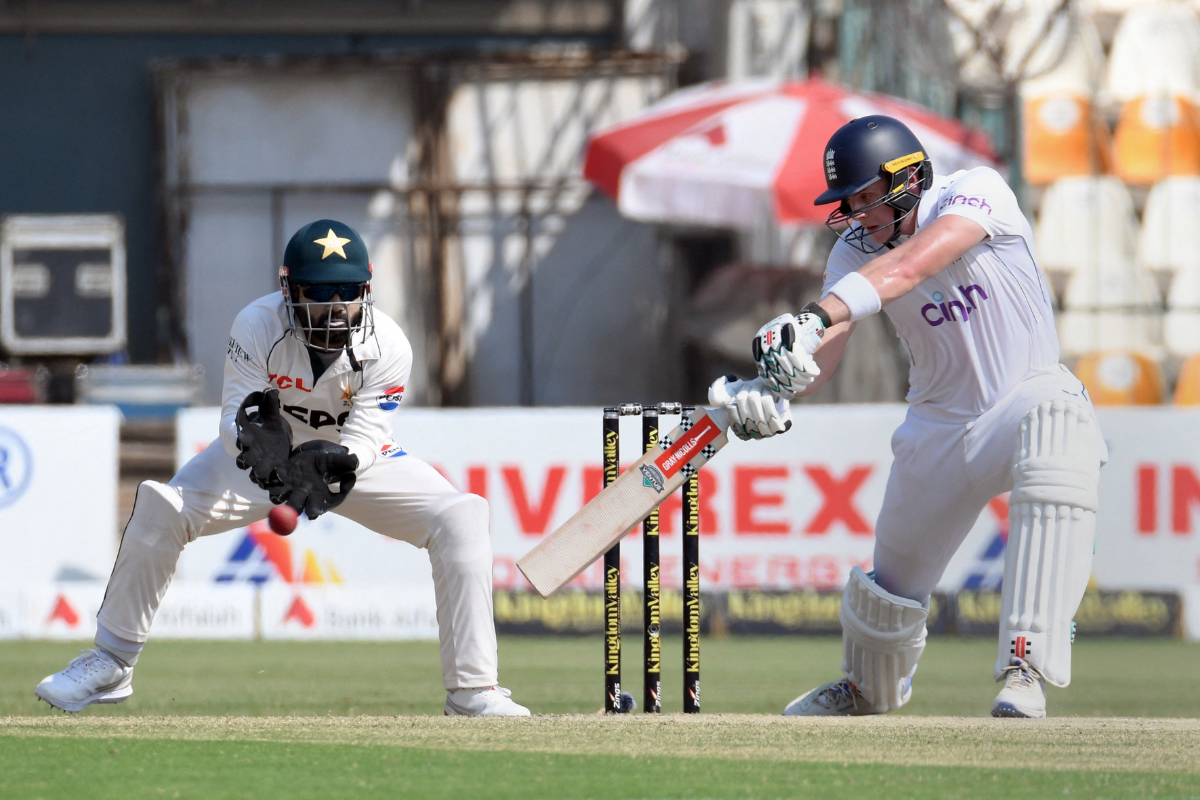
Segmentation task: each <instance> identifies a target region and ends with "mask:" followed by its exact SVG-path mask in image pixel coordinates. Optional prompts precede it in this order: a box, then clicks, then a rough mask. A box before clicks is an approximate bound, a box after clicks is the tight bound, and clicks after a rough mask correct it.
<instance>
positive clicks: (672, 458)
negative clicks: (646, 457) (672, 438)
mask: <svg viewBox="0 0 1200 800" xmlns="http://www.w3.org/2000/svg"><path fill="white" fill-rule="evenodd" d="M720 435H721V429H720V427H718V426H717V423H715V422H713V421H712V417H710V416H708V415H707V414H705V415H704V416H703V417H701V418H700V420H699V421H698V422H697V423H696V424H695V426H693V427H692V429H691V430H690V431H688V432H687V433H685V434H684V435H683V436H681V437H680V438H679V441H678V442H676V443H675V444H673V445H671V448H670V449H669V450H667V451H666V452H664V453H663V454H662V455H661V456H659V457H658V458H656V459H655V460H654V464H655V466H657V467H658V468H659V469H660V470H662V474H663V475H665V476H667V477H668V478H670V477H671V476H673V475H674V474H675V473H676V472H679V470H681V469H683V465H684V464H686V463H688V462H689V461H691V460H692V457H693V456H695V455H696V453H697V452H699V451H700V450H701V449H703V448H704V447H705V446H707V445H708V444H710V443H711V442H712V441H713V439H716V438H717V437H718V436H720Z"/></svg>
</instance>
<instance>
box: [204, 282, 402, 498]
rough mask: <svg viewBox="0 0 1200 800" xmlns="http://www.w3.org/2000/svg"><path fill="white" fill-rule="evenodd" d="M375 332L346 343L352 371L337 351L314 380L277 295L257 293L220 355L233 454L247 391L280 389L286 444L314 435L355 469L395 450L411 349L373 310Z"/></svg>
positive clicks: (225, 440) (226, 437) (226, 435)
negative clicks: (350, 456)
mask: <svg viewBox="0 0 1200 800" xmlns="http://www.w3.org/2000/svg"><path fill="white" fill-rule="evenodd" d="M373 315H374V319H375V330H374V333H373V334H371V335H369V336H367V338H366V341H365V342H362V343H360V344H357V345H355V346H354V347H353V352H354V358H355V360H356V361H357V362H358V366H359V369H355V368H354V366H353V365H352V364H351V363H350V359H349V358H347V357H346V353H345V352H344V351H343V352H342V353H340V354H338V356H337V358H336V359H335V360H334V361H333V362H332V363H331V364H329V365H328V366H327V367H326V368H325V371H324V372H323V373H321V376H320V377H319V378H316V379H315V380H314V379H313V368H312V362H311V361H310V360H309V355H308V348H307V347H305V346H304V345H303V344H301V343H300V340H299V339H297V338H296V337H295V336H294V335H293V334H292V332H291V328H290V326H289V325H288V313H287V308H286V306H285V304H284V300H283V293H282V292H274V293H272V294H269V295H267V296H266V297H260V298H259V299H257V300H255V301H254V302H253V303H251V304H250V305H248V306H246V307H245V308H244V309H242V311H241V313H239V314H238V315H237V319H235V320H234V321H233V329H232V330H231V331H230V334H229V346H228V351H227V354H226V359H225V389H224V393H223V396H222V401H221V443H222V444H223V445H224V447H225V451H226V452H228V453H229V454H230V455H231V456H237V454H238V449H237V444H236V442H237V425H236V417H237V412H238V408H240V407H241V405H242V401H243V400H245V399H246V395H248V394H250V393H251V392H261V391H265V390H266V389H272V388H273V389H278V390H279V402H280V407H281V410H282V411H283V414H284V418H285V419H287V421H288V422H290V423H291V426H292V443H293V444H294V445H299V444H302V443H304V442H307V441H311V440H313V439H324V440H326V441H329V442H334V443H337V444H341V445H343V446H345V447H346V448H347V449H349V450H350V452H351V453H354V454H355V455H356V456H358V470H357V472H358V474H360V475H361V474H362V473H363V472H364V471H366V470H367V468H369V467H370V466H371V465H372V464H373V463H375V460H376V458H378V457H380V456H388V455H391V454H392V452H393V451H394V450H395V451H398V450H399V448H398V447H397V446H396V444H395V443H394V442H393V441H392V415H393V414H394V413H395V411H396V409H397V408H399V407H400V401H401V400H403V399H404V387H405V385H406V384H407V383H408V376H409V373H410V372H411V370H412V346H411V345H409V343H408V338H407V337H405V335H404V333H403V331H401V330H400V326H398V325H397V324H396V323H395V322H394V321H392V319H391V318H389V317H388V316H387V315H386V314H383V313H382V312H380V311H379V310H378V309H374V310H373Z"/></svg>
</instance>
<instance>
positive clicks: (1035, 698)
mask: <svg viewBox="0 0 1200 800" xmlns="http://www.w3.org/2000/svg"><path fill="white" fill-rule="evenodd" d="M1004 670H1005V672H1007V673H1008V676H1007V677H1006V678H1005V679H1004V688H1003V689H1001V690H1000V694H998V695H996V700H995V702H993V703H992V716H993V717H1027V718H1029V719H1042V718H1043V717H1045V716H1046V679H1045V678H1043V677H1042V675H1041V673H1040V672H1038V671H1037V670H1036V669H1034V668H1033V667H1031V666H1030V665H1029V662H1028V661H1026V660H1025V659H1023V658H1017V657H1016V656H1013V657H1012V659H1011V660H1010V661H1009V662H1008V666H1007V667H1005V668H1004Z"/></svg>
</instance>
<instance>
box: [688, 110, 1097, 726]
mask: <svg viewBox="0 0 1200 800" xmlns="http://www.w3.org/2000/svg"><path fill="white" fill-rule="evenodd" d="M823 166H824V170H825V179H826V184H827V186H828V189H827V190H826V191H825V192H824V193H823V194H821V195H820V196H819V197H818V198H817V199H816V204H817V205H824V204H827V203H837V204H838V206H837V210H835V211H834V212H833V213H832V214H831V215H830V217H829V220H828V222H827V223H826V224H828V225H830V226H831V227H834V228H836V229H841V228H843V227H845V231H844V232H843V233H842V234H841V237H840V239H839V241H838V242H837V243H836V244H835V245H834V248H833V251H832V252H831V253H830V255H829V262H828V265H827V267H826V272H825V287H824V292H823V297H822V299H821V301H820V302H819V303H810V304H808V305H807V306H805V307H804V308H803V309H802V311H801V313H800V315H799V316H798V317H794V316H792V315H790V314H785V315H784V316H782V317H779V318H778V319H775V320H772V321H771V322H769V323H767V325H765V326H764V327H763V328H762V329H761V330H760V331H759V333H758V336H757V338H756V339H755V341H754V343H753V354H754V358H755V361H756V362H757V365H758V373H759V377H758V378H755V379H753V380H750V381H737V380H736V379H735V378H733V377H732V376H730V377H729V378H722V379H720V380H718V381H717V382H716V383H714V384H713V386H712V388H711V389H710V400H711V401H712V402H714V403H722V404H729V405H730V408H731V410H732V412H733V416H734V418H735V423H734V425H733V426H732V430H733V431H734V432H735V433H736V434H738V435H739V436H741V437H742V438H761V437H767V436H773V435H775V434H776V433H780V432H782V431H784V430H785V429H786V428H787V427H788V425H789V423H790V420H791V415H790V411H789V408H788V401H789V400H790V399H791V398H794V397H801V396H805V395H809V394H812V393H813V392H815V391H816V390H817V389H819V388H820V387H821V386H822V384H824V383H825V382H826V381H827V380H829V376H830V375H831V373H832V372H833V370H834V368H835V367H836V366H837V364H838V361H839V360H840V359H841V357H842V353H843V352H844V351H845V349H846V343H847V341H849V339H850V335H851V334H852V333H853V332H854V325H855V323H856V322H857V321H858V320H860V319H863V318H864V317H867V316H869V315H871V314H875V313H878V312H879V311H880V310H883V311H884V312H885V313H886V314H887V315H888V317H889V319H891V321H892V323H893V324H894V325H895V327H896V329H897V331H898V332H899V334H900V337H901V340H902V341H903V343H904V346H905V348H906V349H907V351H908V353H909V356H910V358H911V367H910V372H909V383H910V389H909V393H908V402H909V410H908V415H907V418H906V419H905V421H904V423H903V424H902V425H901V426H900V427H899V428H898V429H897V430H896V433H895V434H894V436H893V437H892V453H893V455H894V461H893V463H892V470H891V474H890V475H889V477H888V483H887V490H886V493H885V495H884V500H883V508H882V510H881V511H880V513H879V520H878V522H877V523H876V526H875V555H874V571H873V572H870V573H866V572H863V570H862V569H860V568H858V567H855V568H854V569H852V570H851V572H850V578H849V581H848V583H847V584H846V589H845V593H844V595H843V598H842V607H841V621H842V631H843V634H842V635H843V660H842V672H843V674H844V677H843V678H841V679H839V680H835V681H833V682H831V683H827V684H824V685H823V686H818V687H817V688H815V689H813V690H812V691H809V692H807V693H806V694H803V695H801V696H800V697H798V698H796V699H795V700H794V701H792V703H791V704H789V705H788V706H787V708H786V709H785V710H784V714H787V715H800V716H820V715H858V714H880V713H884V712H887V711H892V710H895V709H897V708H900V707H901V706H902V705H904V704H905V703H907V702H908V700H909V698H910V697H911V696H912V678H913V673H914V672H915V671H916V668H917V661H918V659H919V658H920V657H921V653H922V651H924V649H925V634H926V629H925V620H926V617H927V616H928V613H929V596H930V593H931V592H932V591H933V589H934V587H935V586H936V585H937V583H938V580H939V579H940V578H941V576H942V572H943V571H944V570H945V568H946V565H947V563H949V561H950V558H951V556H953V555H954V552H955V551H956V550H957V549H958V547H959V545H960V544H961V543H962V541H963V539H964V537H966V535H967V532H968V531H970V530H971V528H972V526H973V525H974V524H975V521H976V519H977V518H978V517H979V514H980V512H981V511H982V510H983V507H984V506H985V505H986V504H987V503H988V501H990V500H991V499H992V498H994V497H996V496H997V495H999V494H1001V493H1003V492H1007V491H1011V492H1012V494H1011V495H1010V497H1009V536H1008V548H1007V553H1006V556H1005V566H1004V588H1003V594H1002V601H1001V614H1000V642H999V654H998V656H997V658H996V664H995V669H994V675H995V678H996V680H998V681H1000V680H1003V681H1004V688H1003V689H1002V690H1001V691H1000V693H999V695H998V696H997V697H996V700H995V702H994V703H993V704H992V715H993V716H996V717H1044V716H1045V715H1046V690H1045V685H1046V683H1051V684H1053V685H1055V686H1066V685H1067V684H1068V683H1070V680H1071V642H1072V640H1073V638H1074V624H1073V623H1072V621H1071V618H1072V617H1073V616H1074V614H1075V611H1076V609H1077V608H1078V607H1079V603H1080V601H1081V600H1082V598H1083V592H1084V589H1085V588H1086V586H1087V582H1088V577H1089V576H1090V574H1091V565H1092V544H1093V535H1094V531H1095V520H1096V509H1097V504H1098V503H1097V484H1098V482H1099V477H1100V467H1101V465H1103V464H1104V462H1105V461H1106V460H1107V458H1108V451H1107V449H1106V447H1105V444H1104V440H1103V439H1102V438H1101V436H1100V431H1099V428H1098V426H1097V424H1096V418H1095V415H1094V413H1093V410H1092V405H1091V401H1090V399H1089V398H1088V396H1087V392H1086V391H1085V390H1084V388H1083V385H1082V384H1081V383H1080V382H1079V380H1078V379H1076V378H1075V376H1073V375H1072V374H1071V373H1070V372H1069V371H1068V370H1067V369H1066V367H1064V366H1062V365H1061V364H1059V363H1058V337H1057V335H1056V333H1055V328H1054V311H1053V306H1052V301H1051V295H1050V290H1049V288H1048V287H1047V285H1046V281H1045V279H1044V278H1043V277H1042V273H1041V270H1039V269H1038V265H1037V260H1036V258H1035V256H1034V246H1033V232H1032V230H1031V229H1030V225H1029V222H1028V221H1027V220H1026V219H1025V217H1024V215H1022V213H1021V210H1020V208H1019V207H1018V205H1017V199H1016V197H1015V196H1014V195H1013V193H1012V191H1011V190H1010V189H1009V188H1008V186H1007V185H1006V184H1005V183H1004V181H1003V179H1002V178H1001V177H1000V175H998V174H997V173H996V172H995V171H994V170H991V169H987V168H983V167H981V168H977V169H972V170H964V171H959V172H956V173H954V174H952V175H948V176H941V175H935V174H934V173H933V166H932V164H931V162H930V160H929V158H928V156H927V154H926V152H925V150H924V148H923V147H922V146H921V143H920V142H919V141H918V140H917V137H916V136H915V135H914V134H913V133H912V131H910V130H909V129H908V128H907V127H905V126H904V125H903V124H901V123H900V122H898V121H897V120H895V119H892V118H890V117H884V116H870V117H862V118H861V119H856V120H853V121H851V122H849V123H847V124H846V125H844V126H842V127H841V128H840V129H839V130H838V131H837V132H836V133H834V135H833V136H832V138H830V140H829V144H828V145H827V146H826V148H825V150H824V152H823ZM797 427H798V428H799V429H800V430H801V432H803V427H804V426H803V423H802V422H801V424H800V425H798V426H797Z"/></svg>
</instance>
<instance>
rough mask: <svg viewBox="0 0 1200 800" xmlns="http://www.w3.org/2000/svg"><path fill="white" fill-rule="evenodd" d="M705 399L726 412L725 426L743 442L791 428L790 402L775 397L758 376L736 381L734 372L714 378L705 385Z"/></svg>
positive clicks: (764, 437) (763, 437)
mask: <svg viewBox="0 0 1200 800" xmlns="http://www.w3.org/2000/svg"><path fill="white" fill-rule="evenodd" d="M708 402H709V403H711V404H712V405H714V406H724V407H725V408H726V409H727V410H728V411H729V417H730V424H729V429H730V430H731V431H733V435H734V436H736V437H738V438H739V439H741V440H743V441H746V440H749V439H766V438H767V437H770V436H774V435H775V434H777V433H783V432H784V431H787V430H790V429H791V427H792V411H791V404H790V403H789V402H788V401H787V400H785V399H783V398H778V399H777V398H776V397H775V396H774V395H772V394H771V391H770V390H769V389H768V388H767V384H766V382H765V381H764V380H763V379H762V378H754V379H752V380H748V381H740V380H738V379H737V376H736V375H726V376H725V377H723V378H717V379H716V380H715V381H713V385H712V386H710V387H708Z"/></svg>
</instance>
